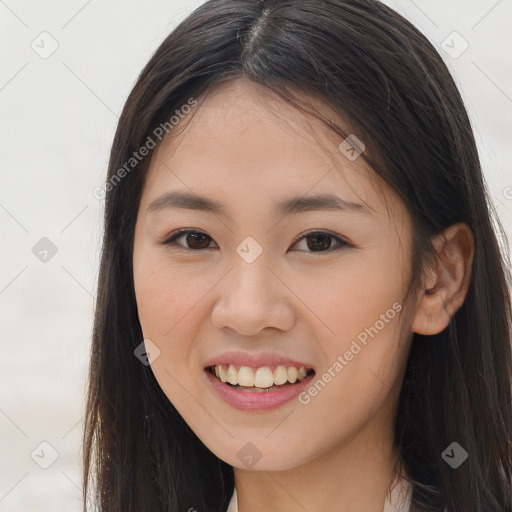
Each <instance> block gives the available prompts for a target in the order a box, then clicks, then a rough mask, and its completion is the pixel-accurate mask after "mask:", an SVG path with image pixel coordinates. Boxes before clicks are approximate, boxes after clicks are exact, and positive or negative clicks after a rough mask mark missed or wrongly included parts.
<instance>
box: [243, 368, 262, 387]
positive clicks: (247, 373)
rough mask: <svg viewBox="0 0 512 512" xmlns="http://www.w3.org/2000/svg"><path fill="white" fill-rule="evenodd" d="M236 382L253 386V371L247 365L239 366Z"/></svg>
mask: <svg viewBox="0 0 512 512" xmlns="http://www.w3.org/2000/svg"><path fill="white" fill-rule="evenodd" d="M238 384H240V386H254V373H253V371H252V370H251V369H250V368H249V367H248V366H240V370H238ZM258 387H261V386H258Z"/></svg>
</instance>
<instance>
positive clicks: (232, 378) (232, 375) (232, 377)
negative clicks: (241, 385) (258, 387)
mask: <svg viewBox="0 0 512 512" xmlns="http://www.w3.org/2000/svg"><path fill="white" fill-rule="evenodd" d="M228 382H229V383H230V384H233V385H234V386H235V385H236V384H238V372H237V371H236V368H235V367H234V366H233V365H232V364H230V365H229V367H228Z"/></svg>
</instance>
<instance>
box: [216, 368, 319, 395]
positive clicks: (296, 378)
mask: <svg viewBox="0 0 512 512" xmlns="http://www.w3.org/2000/svg"><path fill="white" fill-rule="evenodd" d="M206 371H208V372H209V373H211V374H212V375H213V376H214V377H215V378H216V379H217V380H219V381H220V382H222V383H223V384H226V385H227V386H229V387H231V388H233V389H237V390H239V391H246V392H253V393H254V392H256V393H266V392H271V391H277V390H280V389H284V388H286V387H290V386H294V385H295V384H299V383H300V382H302V381H303V380H304V379H306V378H307V377H309V376H310V375H313V374H314V373H315V370H314V369H313V368H304V367H303V366H302V367H300V368H296V367H293V366H284V365H279V366H276V367H272V368H271V367H269V366H264V367H261V368H251V367H248V366H240V367H239V368H238V369H237V367H236V366H235V365H232V364H230V365H214V366H208V367H207V368H206Z"/></svg>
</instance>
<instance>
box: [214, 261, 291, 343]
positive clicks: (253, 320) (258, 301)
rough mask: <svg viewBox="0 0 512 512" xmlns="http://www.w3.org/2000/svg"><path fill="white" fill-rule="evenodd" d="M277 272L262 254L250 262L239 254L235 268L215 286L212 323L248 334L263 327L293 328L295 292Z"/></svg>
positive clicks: (254, 332) (234, 263) (221, 327)
mask: <svg viewBox="0 0 512 512" xmlns="http://www.w3.org/2000/svg"><path fill="white" fill-rule="evenodd" d="M276 274H277V272H276V271H275V270H273V269H271V268H269V266H268V261H267V260H266V259H265V258H264V257H263V256H260V257H259V258H258V259H256V261H253V262H252V263H247V262H246V261H244V260H243V259H242V258H239V257H238V255H237V256H236V258H234V260H233V268H232V270H231V271H230V272H229V273H228V274H227V275H226V277H225V278H224V279H223V280H222V281H221V283H219V285H218V286H217V287H216V290H217V297H216V300H215V303H214V306H213V309H212V313H211V315H212V323H213V325H214V326H215V327H216V328H218V329H223V328H230V329H232V330H234V331H236V332H238V333H239V334H242V335H245V336H252V335H255V334H258V333H259V332H260V331H263V330H264V329H279V330H281V331H287V330H289V329H291V328H292V327H293V325H294V323H295V313H294V308H293V297H292V296H293V293H292V292H291V291H290V289H289V288H288V287H287V286H285V285H284V284H283V281H284V279H283V278H282V277H278V276H276Z"/></svg>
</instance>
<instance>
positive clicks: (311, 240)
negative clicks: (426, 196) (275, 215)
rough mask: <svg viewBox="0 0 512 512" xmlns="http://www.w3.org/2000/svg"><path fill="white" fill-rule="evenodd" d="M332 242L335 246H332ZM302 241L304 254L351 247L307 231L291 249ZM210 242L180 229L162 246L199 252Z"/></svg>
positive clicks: (203, 235)
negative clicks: (303, 242) (179, 241)
mask: <svg viewBox="0 0 512 512" xmlns="http://www.w3.org/2000/svg"><path fill="white" fill-rule="evenodd" d="M182 238H183V239H184V240H185V245H184V244H182V243H178V240H180V239H182ZM332 240H334V241H335V242H336V243H337V245H334V246H333V244H332ZM302 241H305V242H306V247H307V249H306V252H331V251H335V250H339V249H342V248H343V247H352V246H351V244H349V243H348V242H346V241H345V240H343V239H341V238H340V237H339V236H336V235H334V234H332V233H329V232H326V231H309V232H306V233H302V234H301V235H300V237H299V238H298V239H296V240H295V241H294V242H293V244H292V247H293V246H294V245H298V244H299V242H302ZM211 242H213V239H212V237H211V236H209V235H207V234H206V233H204V232H202V231H198V230H193V229H180V230H178V231H176V232H175V233H173V234H172V235H171V236H170V237H169V238H167V239H166V240H164V241H163V242H162V244H163V245H171V246H174V248H176V249H178V250H184V251H189V252H199V251H202V250H203V249H209V248H213V247H210V243H211Z"/></svg>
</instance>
